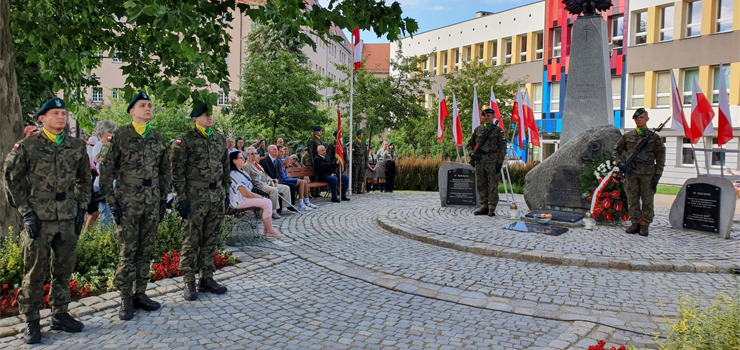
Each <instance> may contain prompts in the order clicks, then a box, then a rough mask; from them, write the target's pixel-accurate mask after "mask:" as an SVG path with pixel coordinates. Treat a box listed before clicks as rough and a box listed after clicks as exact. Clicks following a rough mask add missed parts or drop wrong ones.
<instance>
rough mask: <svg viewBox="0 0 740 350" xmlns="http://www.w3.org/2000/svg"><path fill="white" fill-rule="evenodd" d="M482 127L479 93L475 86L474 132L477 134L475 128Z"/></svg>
mask: <svg viewBox="0 0 740 350" xmlns="http://www.w3.org/2000/svg"><path fill="white" fill-rule="evenodd" d="M478 125H480V108H479V107H478V91H476V90H475V86H473V131H472V132H471V134H472V133H474V132H475V128H477V127H478Z"/></svg>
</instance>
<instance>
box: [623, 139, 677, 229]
mask: <svg viewBox="0 0 740 350" xmlns="http://www.w3.org/2000/svg"><path fill="white" fill-rule="evenodd" d="M645 133H646V134H647V133H650V136H649V137H650V139H649V140H648V143H647V145H646V146H645V148H643V149H642V151H641V152H640V154H641V155H643V156H645V157H646V158H647V160H646V161H643V162H640V161H637V163H636V166H635V168H634V169H633V170H632V171H631V172H630V173H629V174H627V176H626V179H625V183H624V192H625V194H626V195H627V205H628V211H629V215H630V220H631V221H632V223H633V224H639V223H640V219H642V225H644V226H649V225H650V223H652V222H653V216H654V214H655V213H654V211H653V209H654V207H653V199H654V198H653V197H654V196H655V191H653V188H652V186H651V185H650V181H651V180H652V178H653V176H655V175H658V176H662V175H663V168H664V167H665V145H664V144H663V140H661V139H660V136H658V134H655V133H652V132H649V131H646V132H645ZM644 137H647V136H644V135H639V134H638V133H637V131H635V130H631V131H628V132H626V133H625V134H624V135H622V138H620V139H619V142H617V146H616V147H614V151H613V152H612V156H613V157H614V161H615V162H616V163H617V164H619V163H621V162H624V161H625V160H626V159H627V157H629V156H630V155H631V154H632V153H634V151H635V149H637V145H638V144H640V141H642V139H643V138H644ZM641 201H642V208H640V202H641Z"/></svg>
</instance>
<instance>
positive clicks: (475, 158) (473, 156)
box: [470, 119, 498, 167]
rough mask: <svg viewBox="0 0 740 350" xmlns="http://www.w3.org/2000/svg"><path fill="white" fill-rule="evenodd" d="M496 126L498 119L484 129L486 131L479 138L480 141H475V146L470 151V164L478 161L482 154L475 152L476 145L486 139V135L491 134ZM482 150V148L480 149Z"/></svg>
mask: <svg viewBox="0 0 740 350" xmlns="http://www.w3.org/2000/svg"><path fill="white" fill-rule="evenodd" d="M497 126H498V119H494V120H493V125H492V126H491V128H490V129H488V130H486V133H485V134H483V137H482V138H481V140H480V142H478V143H476V145H475V148H474V149H473V152H470V165H471V166H473V167H475V164H476V163H478V162H480V161H481V160H482V159H483V155H482V154H480V153H477V151H478V147H479V146H480V145H482V144H484V143H486V141H487V140H488V137H489V136H491V133H492V132H493V128H495V127H497ZM481 151H482V150H481Z"/></svg>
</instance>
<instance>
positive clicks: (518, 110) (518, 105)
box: [511, 85, 527, 150]
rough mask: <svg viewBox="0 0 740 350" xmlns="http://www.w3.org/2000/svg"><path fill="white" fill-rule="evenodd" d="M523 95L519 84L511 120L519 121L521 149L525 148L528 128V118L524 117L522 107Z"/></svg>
mask: <svg viewBox="0 0 740 350" xmlns="http://www.w3.org/2000/svg"><path fill="white" fill-rule="evenodd" d="M522 104H524V101H522V95H521V94H520V93H519V85H517V86H516V97H515V98H514V107H513V108H512V110H511V122H512V123H514V122H516V123H517V128H518V129H519V149H522V150H523V149H524V144H523V142H524V132H525V131H526V130H527V119H526V118H524V109H523V108H522Z"/></svg>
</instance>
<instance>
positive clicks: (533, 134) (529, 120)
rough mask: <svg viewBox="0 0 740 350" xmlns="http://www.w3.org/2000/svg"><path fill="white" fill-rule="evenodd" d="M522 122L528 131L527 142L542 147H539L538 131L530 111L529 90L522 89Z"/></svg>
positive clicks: (532, 112) (532, 111)
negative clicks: (523, 121)
mask: <svg viewBox="0 0 740 350" xmlns="http://www.w3.org/2000/svg"><path fill="white" fill-rule="evenodd" d="M523 110H524V120H525V123H524V124H525V125H527V129H528V130H529V140H530V142H531V143H532V145H534V146H537V147H542V146H541V145H540V131H539V130H537V122H536V121H534V110H533V109H532V100H530V99H529V90H527V89H524V103H523Z"/></svg>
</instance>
